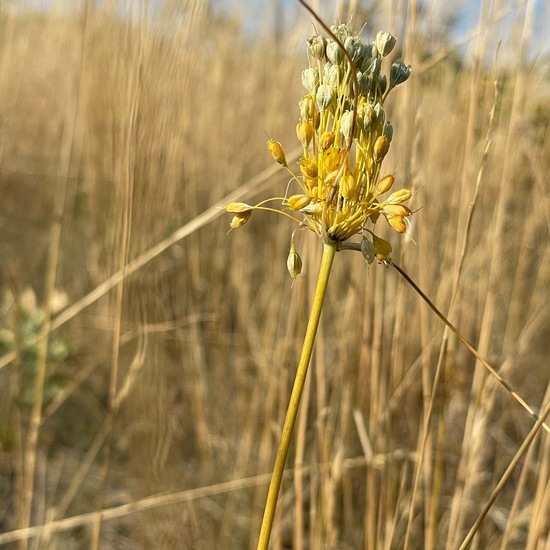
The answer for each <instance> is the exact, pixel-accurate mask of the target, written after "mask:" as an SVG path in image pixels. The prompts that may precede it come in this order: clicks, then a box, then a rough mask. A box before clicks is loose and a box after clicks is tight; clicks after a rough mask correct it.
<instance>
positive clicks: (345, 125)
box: [340, 111, 353, 139]
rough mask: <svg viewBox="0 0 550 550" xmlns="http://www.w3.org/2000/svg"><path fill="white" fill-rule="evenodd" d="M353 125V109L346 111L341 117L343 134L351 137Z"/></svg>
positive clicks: (347, 137)
mask: <svg viewBox="0 0 550 550" xmlns="http://www.w3.org/2000/svg"><path fill="white" fill-rule="evenodd" d="M352 126H353V111H346V112H345V113H344V114H343V115H342V117H341V118H340V131H341V132H342V135H343V136H344V137H345V138H346V139H349V138H350V137H351V127H352Z"/></svg>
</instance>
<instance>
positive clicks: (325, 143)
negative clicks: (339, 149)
mask: <svg viewBox="0 0 550 550" xmlns="http://www.w3.org/2000/svg"><path fill="white" fill-rule="evenodd" d="M333 143H334V132H325V133H324V134H323V135H322V136H321V137H320V139H319V148H320V149H321V151H326V150H327V149H328V148H329V147H332V144H333Z"/></svg>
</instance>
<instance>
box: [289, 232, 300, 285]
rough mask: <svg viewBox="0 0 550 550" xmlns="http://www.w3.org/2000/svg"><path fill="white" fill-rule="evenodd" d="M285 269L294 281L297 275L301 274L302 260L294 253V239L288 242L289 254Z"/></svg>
mask: <svg viewBox="0 0 550 550" xmlns="http://www.w3.org/2000/svg"><path fill="white" fill-rule="evenodd" d="M286 267H287V268H288V272H289V273H290V276H291V277H292V278H293V279H296V277H298V275H300V273H301V272H302V258H300V255H299V254H298V252H296V247H295V246H294V237H293V238H292V240H291V241H290V252H289V254H288V258H287V260H286Z"/></svg>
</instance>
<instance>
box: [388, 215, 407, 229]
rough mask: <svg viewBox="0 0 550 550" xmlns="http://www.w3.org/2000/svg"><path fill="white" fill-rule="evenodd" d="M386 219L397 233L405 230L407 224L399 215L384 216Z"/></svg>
mask: <svg viewBox="0 0 550 550" xmlns="http://www.w3.org/2000/svg"><path fill="white" fill-rule="evenodd" d="M386 219H387V220H388V223H389V224H390V225H391V226H392V227H393V228H394V229H395V230H396V231H397V232H398V233H405V231H407V225H406V224H405V222H404V221H403V218H401V217H400V216H386Z"/></svg>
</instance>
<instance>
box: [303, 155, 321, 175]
mask: <svg viewBox="0 0 550 550" xmlns="http://www.w3.org/2000/svg"><path fill="white" fill-rule="evenodd" d="M300 172H302V174H303V175H304V176H305V177H306V178H309V179H312V180H314V179H317V174H318V172H319V171H318V169H317V162H316V161H315V159H312V158H302V159H301V160H300Z"/></svg>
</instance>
